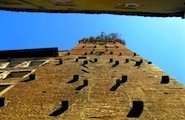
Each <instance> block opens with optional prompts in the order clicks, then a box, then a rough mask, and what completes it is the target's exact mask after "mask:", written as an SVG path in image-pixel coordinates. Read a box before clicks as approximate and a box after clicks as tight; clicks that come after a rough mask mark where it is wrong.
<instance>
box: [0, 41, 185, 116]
mask: <svg viewBox="0 0 185 120" xmlns="http://www.w3.org/2000/svg"><path fill="white" fill-rule="evenodd" d="M0 56H1V62H0V68H1V70H0V79H1V80H0V96H1V97H0V106H1V107H0V119H1V120H12V119H15V120H19V119H20V120H25V119H28V120H38V119H51V120H53V119H57V120H58V119H60V120H124V119H142V120H155V119H156V120H164V119H168V120H184V119H185V88H184V86H183V85H181V84H179V83H178V82H177V81H176V80H175V79H174V78H172V77H171V76H169V75H167V74H166V73H165V72H163V71H162V70H161V69H159V68H157V67H156V66H155V65H153V64H152V62H150V61H147V60H145V59H144V58H142V57H141V56H139V55H137V54H136V53H133V52H132V51H130V50H129V49H127V48H126V47H125V46H124V45H123V44H122V43H121V42H120V41H111V40H109V41H103V40H95V41H85V40H84V41H80V42H79V44H78V45H77V46H76V47H74V48H73V49H72V50H70V51H58V50H57V48H49V49H30V50H15V51H1V52H0ZM2 58H3V59H2Z"/></svg>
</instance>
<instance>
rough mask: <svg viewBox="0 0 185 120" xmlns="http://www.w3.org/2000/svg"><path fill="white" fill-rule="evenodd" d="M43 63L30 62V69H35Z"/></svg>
mask: <svg viewBox="0 0 185 120" xmlns="http://www.w3.org/2000/svg"><path fill="white" fill-rule="evenodd" d="M44 62H45V61H31V63H30V65H29V66H30V67H35V66H40V65H41V64H43V63H44Z"/></svg>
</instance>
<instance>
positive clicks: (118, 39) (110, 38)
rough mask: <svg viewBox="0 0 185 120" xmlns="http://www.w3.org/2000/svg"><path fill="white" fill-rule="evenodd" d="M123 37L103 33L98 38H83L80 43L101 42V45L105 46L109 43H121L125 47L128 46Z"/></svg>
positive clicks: (116, 34)
mask: <svg viewBox="0 0 185 120" xmlns="http://www.w3.org/2000/svg"><path fill="white" fill-rule="evenodd" d="M120 36H121V35H119V34H118V33H111V34H108V35H106V34H105V33H104V32H101V33H100V35H98V36H96V37H93V36H91V37H89V38H83V39H81V40H80V41H79V42H81V41H84V42H85V41H86V42H99V44H100V45H105V44H106V43H107V42H108V41H109V42H110V41H112V42H120V43H122V44H123V45H126V42H125V40H124V39H122V38H121V37H120Z"/></svg>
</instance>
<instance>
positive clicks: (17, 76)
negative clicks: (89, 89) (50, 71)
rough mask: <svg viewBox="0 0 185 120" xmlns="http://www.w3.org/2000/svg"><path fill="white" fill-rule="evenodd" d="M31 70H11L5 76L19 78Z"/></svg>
mask: <svg viewBox="0 0 185 120" xmlns="http://www.w3.org/2000/svg"><path fill="white" fill-rule="evenodd" d="M30 72H31V71H15V72H11V73H10V74H9V75H8V76H7V78H21V77H23V76H25V75H27V74H28V73H30Z"/></svg>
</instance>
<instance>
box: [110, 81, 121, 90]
mask: <svg viewBox="0 0 185 120" xmlns="http://www.w3.org/2000/svg"><path fill="white" fill-rule="evenodd" d="M120 85H121V82H120V80H116V84H115V85H114V86H112V87H111V88H110V91H116V90H117V88H118V87H119V86H120Z"/></svg>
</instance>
